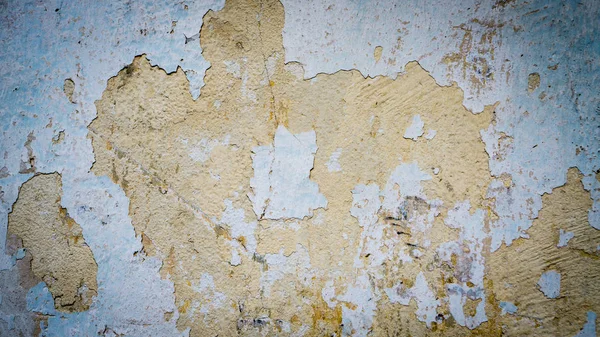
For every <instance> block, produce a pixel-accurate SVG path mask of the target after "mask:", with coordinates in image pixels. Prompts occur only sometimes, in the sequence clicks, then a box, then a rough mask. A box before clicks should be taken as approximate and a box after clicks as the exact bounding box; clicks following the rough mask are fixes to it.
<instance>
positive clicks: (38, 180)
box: [8, 173, 98, 311]
mask: <svg viewBox="0 0 600 337" xmlns="http://www.w3.org/2000/svg"><path fill="white" fill-rule="evenodd" d="M61 196H62V182H61V177H60V175H59V174H57V173H53V174H42V175H37V176H35V177H33V178H31V179H30V180H28V181H27V182H25V183H24V184H23V185H22V186H21V189H20V190H19V199H18V200H17V202H16V203H15V204H14V205H13V210H12V213H11V214H10V215H9V217H8V224H9V225H8V233H9V234H14V235H16V236H17V237H19V238H21V239H22V240H23V246H24V248H25V250H26V251H28V252H29V253H31V255H32V256H33V261H32V263H31V268H32V271H33V273H34V275H35V276H36V277H37V278H39V279H42V280H43V281H44V282H45V283H46V284H47V285H48V289H49V290H50V292H51V293H52V297H54V305H55V306H56V308H57V309H58V310H62V311H83V310H87V309H89V306H90V303H91V302H92V297H93V296H96V289H97V287H98V285H97V284H96V272H97V270H98V266H97V265H96V261H95V260H94V257H93V255H92V251H91V250H90V247H88V245H87V244H86V243H85V240H84V239H83V233H82V231H81V227H80V226H79V224H77V223H76V222H75V221H74V220H73V219H72V218H71V217H70V216H69V214H68V212H67V210H66V209H65V208H63V207H62V206H61V204H60V200H61Z"/></svg>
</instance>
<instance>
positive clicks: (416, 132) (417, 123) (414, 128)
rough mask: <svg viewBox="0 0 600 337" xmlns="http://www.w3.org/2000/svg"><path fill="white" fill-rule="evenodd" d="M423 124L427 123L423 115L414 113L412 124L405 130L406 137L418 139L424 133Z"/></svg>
mask: <svg viewBox="0 0 600 337" xmlns="http://www.w3.org/2000/svg"><path fill="white" fill-rule="evenodd" d="M423 126H425V123H424V122H423V121H422V120H421V115H414V116H413V118H412V122H411V124H410V126H409V127H408V128H407V129H406V131H405V132H404V138H409V139H412V140H417V138H419V137H421V136H422V135H423Z"/></svg>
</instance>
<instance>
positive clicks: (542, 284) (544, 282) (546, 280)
mask: <svg viewBox="0 0 600 337" xmlns="http://www.w3.org/2000/svg"><path fill="white" fill-rule="evenodd" d="M537 285H538V287H539V289H540V291H541V292H542V293H544V296H546V297H548V298H558V296H560V273H558V272H556V271H554V270H549V271H547V272H544V273H543V274H542V276H540V280H539V281H538V283H537Z"/></svg>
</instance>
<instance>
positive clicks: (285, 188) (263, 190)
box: [249, 125, 327, 219]
mask: <svg viewBox="0 0 600 337" xmlns="http://www.w3.org/2000/svg"><path fill="white" fill-rule="evenodd" d="M253 151H254V157H253V161H254V163H253V167H254V177H253V178H252V179H251V180H250V186H251V187H252V189H253V192H254V193H253V194H252V195H249V198H250V200H252V203H253V207H254V212H255V214H256V216H257V217H258V218H259V219H262V218H265V219H285V218H296V219H302V218H304V217H305V216H308V217H311V216H312V214H313V210H315V209H317V208H323V207H327V199H326V198H325V196H324V195H323V194H321V193H319V187H318V186H317V184H316V183H315V182H313V181H311V180H310V170H311V169H312V167H313V162H314V155H315V153H316V152H317V144H316V134H315V132H314V131H309V132H303V133H300V134H297V135H293V134H291V133H290V132H289V131H288V130H287V129H286V128H285V127H284V126H282V125H280V126H279V127H278V128H277V132H276V133H275V140H274V144H273V146H270V145H269V146H259V147H255V148H254V149H253Z"/></svg>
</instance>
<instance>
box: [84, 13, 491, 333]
mask: <svg viewBox="0 0 600 337" xmlns="http://www.w3.org/2000/svg"><path fill="white" fill-rule="evenodd" d="M282 13H283V8H282V7H281V5H280V4H279V3H278V2H265V3H263V4H261V5H259V4H256V3H253V2H250V1H232V2H229V3H227V5H226V6H225V8H224V9H223V10H222V11H219V12H217V13H209V14H208V15H207V16H206V17H205V23H204V27H203V29H202V33H201V36H200V39H201V43H202V45H203V48H204V56H205V57H206V58H207V59H209V60H210V61H211V63H212V65H213V66H212V68H211V69H210V70H209V71H208V72H207V76H206V79H205V81H206V83H207V85H206V86H205V87H204V88H203V89H202V90H203V93H202V95H201V96H200V98H199V99H198V100H197V101H193V100H192V99H191V97H190V96H189V94H188V93H187V83H186V79H185V77H184V76H183V73H181V72H176V73H174V74H171V75H167V74H166V73H165V72H164V71H162V70H161V69H159V68H156V67H150V65H149V64H148V62H147V61H146V60H145V59H144V58H143V57H141V58H136V59H135V60H134V62H133V64H132V65H131V66H129V67H127V68H126V69H124V70H123V71H121V72H120V74H119V76H117V77H115V78H113V79H111V80H110V81H109V83H108V87H107V91H106V92H105V94H104V96H103V98H102V100H100V101H98V102H97V107H98V118H97V119H96V120H95V121H94V122H93V123H92V124H91V125H90V127H89V129H90V131H91V133H90V134H91V137H92V141H93V145H94V149H95V154H96V163H95V164H94V172H95V173H96V174H99V175H108V176H109V177H111V178H112V179H113V181H115V182H117V183H119V184H120V185H121V186H122V188H123V189H124V190H125V192H126V193H127V195H128V196H129V198H130V200H131V206H130V216H131V217H132V222H133V225H134V227H135V229H136V231H137V232H138V233H143V236H142V238H143V242H145V243H144V245H145V246H146V245H148V246H149V247H151V248H148V250H149V251H152V254H156V255H157V256H158V257H160V258H162V259H163V260H164V261H165V263H164V265H163V270H162V274H163V277H170V278H171V279H172V280H173V281H174V282H175V288H176V296H177V300H176V304H177V306H178V307H179V311H180V313H181V317H180V318H179V321H178V325H179V326H180V327H181V328H184V327H187V326H191V327H192V331H191V334H192V335H202V334H204V333H206V331H215V332H216V331H230V332H231V333H233V331H241V332H242V333H248V334H253V333H256V331H258V330H260V331H269V333H280V334H287V333H291V332H294V331H295V332H299V331H307V332H309V333H310V334H316V335H322V334H325V333H333V332H336V331H338V332H339V323H338V322H339V320H341V317H340V316H339V315H340V314H341V309H342V308H344V307H346V308H351V310H354V309H352V308H354V306H355V304H353V303H352V302H351V301H352V300H353V299H351V297H348V299H347V300H343V298H344V297H343V296H342V295H343V294H344V293H346V291H347V289H346V288H347V287H348V286H349V284H351V283H353V282H355V276H354V275H355V273H356V269H355V268H356V267H355V254H356V252H357V249H358V248H359V245H362V244H360V241H361V240H362V239H361V229H360V227H359V226H357V224H358V223H357V220H356V219H355V218H354V217H352V216H351V214H350V209H351V208H352V198H351V194H350V193H349V192H348V191H352V190H353V189H354V187H355V185H356V184H357V183H361V182H362V183H367V182H377V183H378V184H379V185H380V186H381V187H382V193H383V187H384V186H386V181H388V179H390V175H391V174H392V172H393V171H394V170H395V169H396V167H397V166H398V165H399V164H401V163H413V162H414V163H415V164H414V165H417V166H418V167H419V168H420V169H421V170H423V171H424V172H429V175H431V176H432V178H431V180H427V181H425V182H423V186H422V188H423V193H424V194H423V196H426V198H427V200H435V199H438V200H439V203H440V204H442V205H444V206H443V207H442V208H441V209H440V210H439V214H440V215H441V216H438V217H434V218H433V219H434V221H433V227H432V228H431V230H425V229H422V231H423V232H421V231H420V230H417V231H415V232H414V233H413V234H412V237H411V236H405V237H403V236H402V234H401V233H399V229H398V228H399V227H397V226H395V225H394V224H391V223H390V220H386V217H389V216H393V214H387V215H386V214H385V212H384V211H383V210H382V213H381V215H380V217H381V222H380V224H379V225H378V226H385V238H386V240H392V241H393V242H396V243H395V245H397V247H396V248H394V249H395V250H397V251H398V252H399V251H406V252H408V254H413V255H414V254H417V255H418V259H415V260H414V262H411V263H408V264H405V265H403V263H402V262H400V261H399V260H398V261H397V260H396V258H393V257H392V258H391V260H390V261H388V262H386V263H385V264H384V265H382V266H378V267H374V269H372V270H371V271H369V273H372V274H373V276H375V275H377V276H376V279H378V281H376V283H375V287H376V289H379V290H377V291H378V292H381V295H383V290H382V289H383V287H390V286H392V285H393V284H394V283H395V281H396V280H397V279H398V278H399V277H401V276H402V277H403V278H406V279H407V280H411V282H412V281H414V279H415V277H416V276H417V274H418V272H419V271H420V270H425V269H426V267H427V266H434V265H435V266H436V267H434V269H429V270H428V271H427V272H426V274H425V276H424V279H426V280H427V282H429V283H430V284H431V287H433V291H434V293H438V294H440V295H441V296H445V288H444V285H443V283H439V282H440V281H441V279H443V278H444V276H443V274H440V272H441V270H438V269H437V268H440V267H441V265H440V264H437V263H436V262H435V259H436V247H437V246H438V245H439V244H441V243H442V242H444V241H446V240H448V238H449V237H452V236H453V234H452V230H451V229H449V228H448V227H447V226H445V225H444V224H443V221H442V220H441V219H443V217H444V216H445V214H446V209H447V207H451V206H452V205H453V204H454V202H457V201H462V200H470V202H471V204H472V205H474V207H479V208H480V207H485V202H484V193H485V187H486V186H487V184H488V183H489V181H490V179H491V177H490V175H489V173H488V167H487V160H488V156H487V154H486V153H485V149H484V146H483V143H482V142H481V139H480V136H479V131H480V130H482V129H485V128H486V127H487V126H488V125H489V123H490V122H491V119H492V114H491V109H492V107H490V108H488V109H486V110H485V112H484V113H481V114H478V115H473V114H472V113H470V112H469V111H468V110H466V109H465V108H464V107H463V106H462V104H461V102H462V99H463V96H462V91H461V90H460V89H459V88H457V87H455V86H454V87H440V86H439V85H437V84H436V83H435V81H434V80H433V79H432V78H431V77H430V76H429V75H428V74H427V72H425V71H423V69H422V68H421V67H420V66H419V65H418V64H417V63H411V64H409V65H408V66H407V72H406V73H405V74H402V75H401V76H399V77H398V78H397V79H396V80H392V79H388V78H385V77H377V78H373V79H365V78H363V77H362V76H361V75H360V74H359V73H358V72H356V71H345V72H339V73H336V74H334V75H318V76H317V77H315V78H314V79H313V80H303V79H301V78H300V79H299V78H298V77H297V76H296V75H295V74H294V72H293V71H292V72H291V71H290V70H288V69H290V67H287V66H285V65H284V63H283V59H284V53H285V51H284V50H283V48H282V45H281V27H282V26H283V14H282ZM416 114H418V115H420V120H421V121H422V123H424V125H425V127H426V128H428V129H435V130H436V131H437V133H436V135H435V137H434V138H433V137H431V138H424V137H421V138H418V139H416V140H412V139H405V138H404V137H403V135H404V131H405V130H406V129H407V128H408V127H409V126H410V123H411V120H412V117H413V116H414V115H416ZM375 124H376V125H377V126H376V127H375V129H373V125H375ZM278 125H285V126H287V128H288V129H289V130H290V132H291V133H293V134H299V133H302V132H307V131H311V130H314V131H315V132H316V142H317V146H318V150H317V151H316V154H315V159H314V165H313V169H312V171H311V172H310V178H311V180H314V181H315V182H316V183H317V184H318V187H319V191H320V192H321V193H323V195H324V196H325V197H326V198H327V201H328V204H327V208H326V209H325V210H316V211H315V214H313V216H312V217H310V216H309V217H305V218H304V219H281V220H268V219H260V217H258V218H259V219H257V215H255V214H254V211H253V208H252V203H251V202H250V200H249V199H248V198H247V197H246V195H248V194H250V195H253V193H255V192H253V191H252V190H251V189H250V184H251V178H252V177H253V175H254V174H255V173H256V170H255V169H253V166H252V156H251V155H250V154H251V153H252V151H253V150H254V148H255V147H256V145H268V144H271V143H273V138H274V135H275V131H276V128H277V126H278ZM213 140H214V141H213ZM224 140H226V141H224ZM207 144H213V145H210V149H208V148H207V146H208V145H207ZM196 149H207V150H206V151H205V152H204V153H205V156H206V159H205V160H202V161H198V160H194V158H192V157H190V156H189V155H188V154H189V153H190V152H192V151H195V150H196ZM334 152H337V153H340V154H339V155H337V158H336V159H337V163H338V164H339V168H340V169H339V170H329V169H328V166H327V165H326V163H328V162H329V161H330V159H331V154H332V153H334ZM392 153H396V154H398V155H397V156H391V155H390V154H392ZM411 165H413V164H411ZM417 166H415V167H417ZM434 168H437V170H436V172H437V175H433V171H434ZM390 181H392V180H390ZM386 188H388V187H386ZM394 188H398V186H396V187H394V186H393V185H390V187H389V189H390V193H391V191H393V190H394ZM400 188H409V186H401V187H400ZM386 193H387V192H386ZM390 195H391V194H390ZM218 200H221V201H220V202H215V201H218ZM223 200H228V201H227V202H224V201H223ZM389 202H392V200H391V199H390V200H389ZM228 203H229V205H230V206H227V205H228ZM159 205H160V206H159ZM446 205H448V206H446ZM402 207H405V208H406V209H407V210H408V212H409V214H410V219H413V218H414V219H417V218H419V217H421V216H426V214H428V212H430V206H429V203H428V201H426V200H422V199H421V200H420V201H419V199H418V198H417V199H414V200H413V199H410V200H407V201H406V204H405V205H404V206H402ZM238 210H239V211H238ZM232 212H241V213H239V214H241V217H238V216H236V217H231V214H234V213H232ZM228 219H238V220H235V221H241V222H243V223H246V224H245V225H244V224H242V226H245V227H247V228H251V227H248V226H254V225H252V223H253V222H257V221H258V226H257V227H256V229H255V232H254V233H252V232H248V233H247V234H244V235H241V234H235V233H234V232H235V230H234V223H231V221H232V220H228ZM410 221H416V220H409V222H408V223H407V224H405V225H404V226H408V228H407V229H406V230H408V231H410V229H409V228H410V227H411V226H416V223H411V222H410ZM392 222H393V221H392ZM254 241H255V242H256V244H254V245H252V244H250V242H254ZM426 241H427V243H424V242H426ZM149 242H151V245H150V244H149ZM182 242H185V244H182ZM411 245H414V247H413V246H411ZM419 245H420V246H422V247H420V246H419ZM411 247H412V248H411ZM407 248H408V249H407ZM364 254H366V253H363V256H362V257H361V259H364V261H365V262H367V263H371V262H368V261H370V260H371V258H370V257H369V256H364ZM451 268H452V266H451ZM205 274H206V275H210V276H211V277H212V278H213V279H214V284H215V289H214V290H213V291H214V294H217V293H218V294H222V296H221V295H218V296H217V295H214V296H216V297H214V296H213V295H211V294H210V293H209V294H204V293H202V292H200V291H198V287H200V286H199V283H198V282H200V281H199V280H200V279H201V278H202V277H203V276H202V275H205ZM328 280H333V287H334V289H335V290H334V291H335V294H337V295H336V296H334V298H333V299H332V300H333V301H334V302H332V303H335V305H334V306H333V307H332V308H330V309H325V308H326V307H324V306H322V305H320V306H318V307H315V305H314V303H321V302H320V301H322V297H321V296H322V294H321V293H322V291H321V290H322V288H323V287H324V285H325V283H326V282H328ZM240 285H243V286H240ZM205 296H208V297H205ZM383 296H384V297H382V298H381V301H382V302H381V308H380V309H379V311H380V313H377V315H376V320H381V319H382V318H381V319H380V318H378V317H384V316H386V315H388V314H387V313H386V312H388V311H389V310H392V309H391V308H392V307H387V306H385V305H384V303H386V301H387V300H386V299H385V295H383ZM335 297H338V298H340V299H341V300H336V299H335ZM203 298H204V299H203ZM215 298H219V301H217V302H215ZM306 299H308V301H306ZM207 301H209V302H210V301H212V303H214V305H211V306H209V307H210V310H208V309H207V310H208V311H206V312H205V311H203V309H202V308H209V307H206V305H207V303H208V302H207ZM348 301H350V302H348ZM310 303H313V304H310ZM441 305H442V307H444V306H445V305H446V304H444V303H442V304H441ZM293 308H297V309H293ZM327 308H329V307H327ZM265 310H267V311H266V312H265ZM311 312H312V314H311ZM410 312H414V310H412V311H406V314H410ZM446 312H447V311H446ZM201 313H202V315H201ZM204 313H205V314H206V316H204ZM260 317H262V318H263V319H264V324H259V325H260V326H258V325H256V324H246V323H247V322H248V320H252V321H255V320H256V319H258V318H260ZM448 317H449V316H448ZM267 318H268V319H267ZM240 320H241V321H240ZM442 320H443V319H442ZM278 321H281V324H276V322H278ZM236 322H237V323H236ZM239 322H242V323H239ZM243 322H246V323H243ZM386 324H387V323H386ZM435 324H436V323H434V325H435ZM421 325H422V326H423V328H421V327H420V326H421ZM306 329H308V330H306ZM386 329H388V328H384V326H383V325H380V324H374V325H373V331H374V332H376V333H377V334H380V333H382V331H386ZM413 329H417V330H416V331H424V330H421V329H427V327H426V326H425V325H424V324H423V323H417V324H415V325H414V328H413ZM455 329H456V331H460V330H461V329H465V328H463V327H460V326H458V325H457V326H456V327H455ZM280 330H281V331H280Z"/></svg>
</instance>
